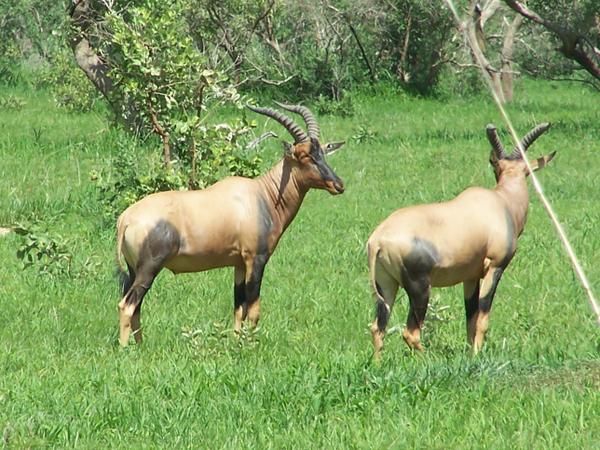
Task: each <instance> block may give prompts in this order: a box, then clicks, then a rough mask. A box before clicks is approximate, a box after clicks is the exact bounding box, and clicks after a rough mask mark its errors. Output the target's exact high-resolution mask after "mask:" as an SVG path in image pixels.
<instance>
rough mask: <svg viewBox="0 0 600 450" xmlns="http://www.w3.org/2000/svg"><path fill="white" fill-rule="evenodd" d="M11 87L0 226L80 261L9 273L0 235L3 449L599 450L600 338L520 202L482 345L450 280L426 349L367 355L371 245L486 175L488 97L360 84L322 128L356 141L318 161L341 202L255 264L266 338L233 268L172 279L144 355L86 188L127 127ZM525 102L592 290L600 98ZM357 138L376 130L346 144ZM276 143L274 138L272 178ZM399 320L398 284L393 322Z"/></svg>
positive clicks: (8, 254)
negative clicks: (121, 305)
mask: <svg viewBox="0 0 600 450" xmlns="http://www.w3.org/2000/svg"><path fill="white" fill-rule="evenodd" d="M7 95H15V96H18V97H21V98H22V99H24V100H25V101H26V105H25V106H24V107H23V108H22V109H21V110H19V111H14V110H1V111H0V158H1V159H0V160H1V163H0V193H1V195H0V226H10V225H12V224H15V223H18V222H24V221H26V222H27V221H28V222H32V221H33V222H38V223H39V226H40V227H43V228H44V229H45V230H47V234H48V235H49V236H53V237H56V238H57V239H59V238H60V239H61V240H63V241H66V242H68V243H70V250H71V252H72V254H73V266H74V267H75V268H77V270H76V271H74V273H75V275H74V276H72V277H66V276H42V275H39V274H38V273H37V272H36V269H35V268H30V269H26V270H22V268H21V266H20V261H19V260H18V259H17V257H16V251H17V249H18V248H19V247H20V245H21V243H22V238H21V237H19V236H17V235H15V234H14V233H12V234H9V235H7V236H6V237H3V238H0V259H1V260H2V261H3V264H2V265H1V266H0V301H1V304H2V306H1V308H0V345H1V346H0V432H2V433H3V443H4V444H3V445H4V447H5V448H28V447H31V448H39V447H58V448H64V447H79V448H108V447H111V448H182V447H190V448H256V449H263V448H277V449H278V448H397V449H400V448H435V449H447V448H456V449H468V448H473V449H479V448H490V449H500V448H510V449H513V448H523V449H528V450H529V449H548V448H557V449H558V448H560V449H569V448H572V449H587V448H600V359H599V354H600V333H599V328H598V327H597V326H596V325H595V323H594V317H593V315H592V314H591V311H590V308H589V307H588V305H587V303H586V298H585V295H584V293H583V291H582V289H581V288H580V287H579V285H578V283H577V281H576V278H575V276H574V274H573V272H572V270H571V268H570V265H569V262H568V259H567V257H566V256H565V254H564V252H563V250H562V248H561V245H560V243H559V242H558V240H557V238H556V237H555V233H554V231H553V229H552V227H551V224H550V221H549V220H548V218H547V217H546V215H545V213H544V211H543V209H542V207H541V204H540V202H539V200H538V199H537V198H536V197H535V195H533V191H532V201H531V207H530V211H529V221H528V224H527V227H526V228H525V232H524V234H523V236H522V237H521V239H520V241H519V251H518V252H517V255H516V257H515V259H514V260H513V262H512V264H511V266H510V267H509V268H508V270H507V271H506V273H505V275H504V277H503V280H502V282H501V283H500V285H499V289H498V292H497V296H496V301H495V303H494V308H493V310H492V316H491V328H490V332H489V333H488V337H487V342H486V346H485V347H484V350H483V352H482V353H481V354H480V355H479V356H477V357H471V356H470V355H469V352H468V348H467V346H466V344H465V335H466V333H465V324H464V308H463V300H462V287H460V286H458V287H455V288H448V289H444V290H434V291H433V294H432V306H431V308H430V313H429V320H428V321H427V325H426V329H425V331H424V345H425V346H426V348H427V351H426V353H425V354H423V355H414V354H411V353H410V352H409V351H408V350H407V348H406V346H405V344H404V343H403V341H402V338H401V337H400V333H395V334H391V335H389V336H388V338H387V339H386V348H385V354H384V358H383V361H382V363H381V364H380V365H375V364H373V363H372V362H371V360H370V357H371V343H370V335H369V333H368V324H369V322H370V320H371V319H372V314H373V306H372V298H371V293H370V287H369V283H368V270H367V265H366V255H365V250H364V244H365V242H366V240H367V238H368V236H369V234H370V233H371V231H372V230H373V229H374V227H375V226H376V225H377V224H378V223H379V222H380V221H381V220H383V219H384V218H385V217H387V215H388V214H389V213H390V212H392V211H393V210H395V209H397V208H399V207H401V206H405V205H409V204H414V203H419V202H431V201H440V200H444V199H449V198H451V197H453V196H454V195H456V194H457V193H459V192H460V191H461V190H462V189H464V188H465V187H467V186H470V185H475V184H477V185H483V186H492V185H493V180H494V179H493V174H492V171H491V168H490V167H489V164H488V149H489V146H488V144H487V140H486V138H485V132H484V127H485V125H486V124H487V123H488V122H495V123H496V124H497V125H498V126H501V128H504V126H503V125H502V124H501V123H500V119H499V115H498V113H497V111H496V109H495V107H494V106H493V104H492V103H491V101H490V100H489V99H488V98H487V97H481V98H471V99H458V100H452V101H437V100H424V99H415V98H409V97H405V96H402V95H401V94H395V93H389V92H387V93H380V94H374V95H368V94H366V93H363V94H357V95H356V96H355V97H354V98H355V107H356V111H357V113H356V115H355V116H354V117H352V118H349V119H342V118H336V117H330V116H325V117H322V118H321V127H322V134H323V136H324V138H325V139H332V140H335V139H346V140H348V144H347V145H346V147H345V148H344V149H343V150H341V151H339V152H338V153H336V154H335V155H333V156H332V157H331V158H330V159H329V161H330V163H331V165H332V166H333V167H334V168H335V170H336V171H337V173H338V174H339V175H340V176H341V177H342V178H343V179H344V181H345V182H346V187H347V191H346V193H345V194H344V195H342V196H339V197H331V196H329V195H328V194H327V193H325V192H312V193H310V194H309V195H308V197H307V199H306V200H305V203H304V205H303V207H302V209H301V210H300V213H299V214H298V216H297V218H296V220H295V221H294V223H293V224H292V226H291V227H290V229H289V230H288V231H287V233H286V235H285V236H284V237H283V239H282V241H281V243H280V245H279V247H278V249H277V251H276V252H275V255H274V256H273V258H272V259H271V261H270V263H269V265H268V266H267V270H266V275H265V280H264V283H263V289H262V299H263V302H262V320H261V325H260V328H259V330H258V331H257V332H256V333H255V334H253V335H249V336H246V337H244V338H243V339H241V340H240V341H237V340H236V339H235V338H234V337H233V336H232V332H231V331H230V328H231V325H232V306H233V300H232V294H233V288H232V284H233V274H232V270H231V269H224V270H217V271H212V272H206V273H202V274H193V275H180V276H177V277H175V276H173V275H172V274H171V273H168V272H164V273H162V274H161V275H160V276H159V277H158V279H157V281H156V283H155V285H154V287H153V288H152V290H151V291H150V293H149V294H148V296H147V297H146V301H145V303H144V312H143V324H144V330H145V331H144V332H145V339H146V340H145V342H144V345H143V346H138V347H136V346H135V345H133V346H130V347H128V348H127V349H125V350H122V349H120V348H119V347H118V345H117V310H116V305H117V302H118V301H119V292H118V289H117V282H116V279H115V277H114V259H115V257H114V228H113V227H107V226H106V225H105V223H104V222H103V221H102V219H101V217H102V214H101V205H100V204H99V202H98V200H97V193H96V188H95V186H94V185H93V183H92V182H91V181H90V178H89V172H90V171H91V170H93V169H99V168H102V167H105V165H106V164H107V161H108V160H109V158H110V156H111V155H112V154H113V153H114V152H115V151H117V146H116V142H117V141H118V140H119V139H122V137H120V136H119V134H118V133H116V132H115V131H111V130H110V129H109V126H108V124H107V123H106V122H105V120H104V119H103V116H101V115H99V114H85V115H83V114H79V115H70V114H66V113H64V112H62V111H60V110H57V109H55V108H54V106H53V104H52V101H51V100H50V98H49V96H48V95H46V94H45V93H43V92H42V93H41V92H31V91H26V90H19V89H12V90H6V89H4V90H0V97H1V96H7ZM516 98H517V100H516V101H515V102H514V103H513V104H511V105H510V106H509V113H510V115H511V117H512V118H513V120H514V121H515V125H516V127H517V130H518V131H519V132H521V133H523V132H526V131H528V130H529V129H530V127H531V126H533V125H534V124H536V123H539V122H542V121H550V122H552V123H553V124H554V126H553V127H552V128H551V130H550V131H549V132H548V133H547V134H545V135H544V136H543V137H542V138H540V140H539V142H538V143H536V145H534V146H533V147H532V149H531V151H530V153H531V154H533V155H536V156H537V155H539V154H542V153H548V152H549V151H551V150H558V155H557V158H556V159H555V160H554V162H553V164H552V165H551V166H550V167H548V168H547V169H545V170H543V171H541V172H539V177H540V180H541V182H542V184H543V185H544V188H545V193H546V195H547V196H548V198H549V200H550V201H551V203H552V204H553V205H554V207H555V208H556V211H557V214H558V216H559V217H560V218H561V219H562V222H563V224H564V226H565V228H566V230H567V232H568V234H569V236H570V237H571V239H572V243H573V246H574V248H575V250H576V251H577V252H578V254H579V256H580V258H581V260H582V264H583V266H584V268H585V269H586V270H587V273H588V276H589V278H590V282H591V284H592V286H593V288H594V289H595V292H596V293H597V294H600V266H598V264H597V262H598V261H599V260H600V233H599V232H598V224H599V223H600V199H599V197H598V193H599V192H600V164H599V161H600V127H599V126H598V124H600V108H599V107H598V106H599V104H600V103H599V100H600V99H599V97H598V95H597V94H596V93H593V92H591V91H589V90H587V89H586V88H585V87H582V86H579V85H568V84H553V83H546V82H531V81H529V82H522V83H521V84H520V85H519V86H518V88H517V92H516ZM262 123H263V122H262V120H261V127H262ZM360 126H363V127H366V129H367V130H369V131H372V132H373V133H374V136H375V139H374V140H372V141H370V142H366V143H359V142H358V141H357V140H356V139H354V138H353V137H352V136H355V135H357V134H360V132H359V127H360ZM267 127H268V128H269V129H270V128H271V127H273V128H274V127H275V125H274V124H273V123H272V122H270V123H269V124H268V125H267ZM259 131H262V128H261V129H260V130H259ZM276 131H281V130H276ZM363 134H364V133H363ZM506 142H507V144H506V145H508V141H506ZM279 152H280V149H279V145H278V144H276V143H275V142H269V143H268V144H267V145H265V150H264V159H265V168H266V167H267V166H268V165H270V164H272V163H274V162H275V161H276V160H277V158H278V157H279ZM142 156H143V155H142ZM406 310H407V300H406V298H405V296H404V294H400V297H399V299H398V301H397V303H396V308H395V310H394V312H393V315H392V320H391V323H390V326H391V327H393V326H396V325H402V324H403V323H404V320H405V317H406Z"/></svg>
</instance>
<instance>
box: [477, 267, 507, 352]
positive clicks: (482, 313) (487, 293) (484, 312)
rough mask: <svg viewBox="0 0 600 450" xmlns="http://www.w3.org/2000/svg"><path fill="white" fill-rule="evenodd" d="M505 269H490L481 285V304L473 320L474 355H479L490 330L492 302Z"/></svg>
mask: <svg viewBox="0 0 600 450" xmlns="http://www.w3.org/2000/svg"><path fill="white" fill-rule="evenodd" d="M503 272H504V269H502V268H500V267H496V268H490V269H489V270H488V272H487V273H486V275H485V277H484V278H483V281H482V283H481V291H480V295H479V303H478V309H477V314H476V316H475V317H474V318H473V319H472V320H473V322H474V328H475V335H474V338H473V354H477V353H478V352H479V350H481V347H482V346H483V340H484V338H485V334H486V332H487V329H488V321H489V315H490V311H491V309H492V302H493V301H494V295H495V294H496V288H497V287H498V283H499V282H500V278H502V273H503Z"/></svg>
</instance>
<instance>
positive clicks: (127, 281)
mask: <svg viewBox="0 0 600 450" xmlns="http://www.w3.org/2000/svg"><path fill="white" fill-rule="evenodd" d="M119 272H120V274H119V278H120V281H121V297H125V295H126V294H127V292H129V289H131V286H132V285H133V280H135V271H134V270H133V267H131V266H130V265H129V263H127V272H125V271H121V269H120V266H119Z"/></svg>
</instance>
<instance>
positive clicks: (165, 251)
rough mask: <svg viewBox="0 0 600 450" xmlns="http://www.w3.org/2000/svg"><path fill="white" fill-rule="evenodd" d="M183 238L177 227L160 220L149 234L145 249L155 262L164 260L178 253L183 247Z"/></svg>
mask: <svg viewBox="0 0 600 450" xmlns="http://www.w3.org/2000/svg"><path fill="white" fill-rule="evenodd" d="M181 244H182V242H181V237H180V234H179V231H177V228H175V226H174V225H173V224H172V223H171V222H169V221H166V220H160V221H158V222H157V223H156V225H155V226H154V228H153V229H152V230H151V231H150V233H148V236H147V237H146V240H145V242H144V245H143V248H144V249H146V251H147V252H148V253H149V254H148V255H147V256H149V257H150V258H152V259H153V260H164V259H165V258H167V257H169V256H171V255H173V254H175V253H177V252H178V251H179V248H180V247H181Z"/></svg>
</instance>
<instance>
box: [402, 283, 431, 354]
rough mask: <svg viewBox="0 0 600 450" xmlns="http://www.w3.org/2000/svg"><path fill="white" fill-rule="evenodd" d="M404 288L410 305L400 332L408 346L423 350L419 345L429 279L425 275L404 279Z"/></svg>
mask: <svg viewBox="0 0 600 450" xmlns="http://www.w3.org/2000/svg"><path fill="white" fill-rule="evenodd" d="M404 289H405V290H406V293H407V294H408V298H409V300H410V307H409V308H408V317H407V318H406V328H405V329H404V331H403V333H402V337H403V338H404V341H405V342H406V344H407V345H408V346H409V347H410V348H412V349H414V350H418V351H423V346H422V345H421V328H422V327H423V322H424V321H425V315H426V314H427V307H428V305H429V293H430V290H431V286H430V284H429V280H428V279H427V278H426V277H422V278H420V279H417V280H405V286H404Z"/></svg>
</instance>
